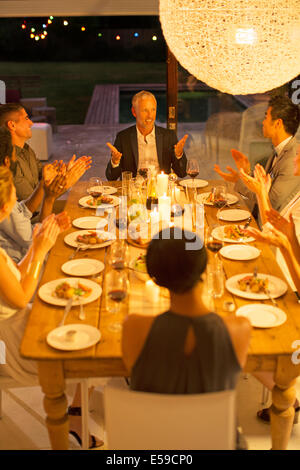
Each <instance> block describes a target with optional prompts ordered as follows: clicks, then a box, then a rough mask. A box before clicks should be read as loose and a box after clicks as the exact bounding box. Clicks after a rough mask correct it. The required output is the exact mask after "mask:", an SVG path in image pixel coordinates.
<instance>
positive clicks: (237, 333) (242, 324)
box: [223, 316, 252, 369]
mask: <svg viewBox="0 0 300 470" xmlns="http://www.w3.org/2000/svg"><path fill="white" fill-rule="evenodd" d="M223 321H224V323H225V325H226V327H227V329H228V332H229V336H230V339H231V342H232V345H233V349H234V351H235V354H236V357H237V360H238V362H239V364H240V366H241V368H242V369H243V368H244V367H245V365H246V362H247V356H248V349H249V344H250V338H251V330H252V327H251V324H250V322H249V320H248V319H247V318H244V317H235V316H231V317H227V318H223Z"/></svg>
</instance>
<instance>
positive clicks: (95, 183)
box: [87, 176, 103, 215]
mask: <svg viewBox="0 0 300 470" xmlns="http://www.w3.org/2000/svg"><path fill="white" fill-rule="evenodd" d="M87 192H88V193H89V195H90V196H92V198H93V203H94V206H96V215H97V200H98V197H99V196H101V194H102V193H103V185H102V181H101V179H100V178H98V177H96V176H93V177H92V178H90V179H89V187H88V190H87Z"/></svg>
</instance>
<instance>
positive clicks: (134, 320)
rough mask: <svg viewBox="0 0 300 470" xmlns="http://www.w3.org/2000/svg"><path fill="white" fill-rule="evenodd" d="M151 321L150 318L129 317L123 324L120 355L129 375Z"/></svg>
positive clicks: (152, 318) (151, 318)
mask: <svg viewBox="0 0 300 470" xmlns="http://www.w3.org/2000/svg"><path fill="white" fill-rule="evenodd" d="M153 320H154V317H150V316H144V315H143V316H140V315H129V316H128V317H127V318H126V319H125V321H124V323H123V332H122V355H123V361H124V364H125V366H126V369H127V370H128V372H129V373H131V370H132V367H133V366H134V364H135V362H136V360H137V358H138V357H139V355H140V353H141V351H142V349H143V346H144V344H145V341H146V338H147V336H148V333H149V331H150V328H151V325H152V323H153Z"/></svg>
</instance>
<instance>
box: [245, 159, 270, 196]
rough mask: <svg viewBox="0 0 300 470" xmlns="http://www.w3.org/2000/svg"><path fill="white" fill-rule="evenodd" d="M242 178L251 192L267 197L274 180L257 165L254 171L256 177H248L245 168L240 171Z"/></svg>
mask: <svg viewBox="0 0 300 470" xmlns="http://www.w3.org/2000/svg"><path fill="white" fill-rule="evenodd" d="M240 178H241V180H242V181H243V183H244V184H245V185H246V186H247V188H248V189H250V191H253V192H254V193H255V194H257V195H259V196H262V195H267V194H268V192H269V191H270V187H271V184H272V179H271V176H270V175H267V174H266V172H265V170H264V168H263V167H262V166H261V165H258V164H257V165H256V166H255V170H254V177H252V176H250V175H248V174H247V173H246V172H245V171H244V170H243V168H241V170H240Z"/></svg>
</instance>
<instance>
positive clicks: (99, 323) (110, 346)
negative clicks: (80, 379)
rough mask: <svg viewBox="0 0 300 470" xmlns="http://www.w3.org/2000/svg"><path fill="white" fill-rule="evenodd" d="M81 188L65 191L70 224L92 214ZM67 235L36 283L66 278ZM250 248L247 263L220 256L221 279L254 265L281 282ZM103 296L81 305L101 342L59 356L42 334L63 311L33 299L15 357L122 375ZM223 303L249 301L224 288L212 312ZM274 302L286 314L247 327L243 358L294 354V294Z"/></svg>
mask: <svg viewBox="0 0 300 470" xmlns="http://www.w3.org/2000/svg"><path fill="white" fill-rule="evenodd" d="M220 183H221V184H222V182H220V180H218V181H211V182H210V185H209V186H208V187H206V188H203V189H201V190H198V192H207V191H209V189H210V188H211V187H212V186H214V185H215V184H220ZM109 184H110V185H114V186H118V187H120V182H114V183H111V182H110V183H109ZM86 188H87V182H78V183H77V184H76V185H75V186H74V187H73V189H72V190H71V191H70V195H69V198H68V201H67V205H66V209H65V210H66V211H67V212H68V214H69V215H70V217H71V220H73V219H75V218H77V217H83V216H88V215H94V214H95V210H92V209H84V208H81V207H80V206H79V205H78V200H79V199H80V198H81V197H82V196H84V195H86ZM216 213H217V209H215V208H213V207H209V206H205V219H206V223H207V224H208V225H212V224H214V223H219V222H218V221H217V218H216ZM251 224H252V225H255V222H254V221H252V223H251ZM75 230H78V229H76V228H75V227H72V228H70V229H69V231H68V232H72V231H75ZM68 232H65V233H63V234H61V235H60V236H59V238H58V240H57V243H56V245H55V246H54V247H53V249H52V250H51V253H50V255H49V258H48V261H47V263H46V267H45V271H44V274H43V276H42V280H41V283H40V285H43V284H44V283H46V282H48V281H51V280H53V279H57V278H63V277H66V275H65V274H64V273H63V272H62V271H61V265H62V264H63V263H65V262H66V261H67V260H68V258H69V256H70V255H71V254H72V252H73V251H74V248H71V247H69V246H67V245H66V244H65V243H64V237H65V235H66V233H68ZM252 245H253V246H256V247H257V248H259V249H260V250H261V252H262V254H261V256H260V257H259V258H257V259H255V260H253V261H245V262H241V261H230V260H227V259H225V258H222V261H223V266H224V272H225V277H226V278H227V279H228V278H230V277H231V276H233V275H235V274H240V273H243V272H245V273H246V272H253V269H254V267H255V266H257V267H258V272H260V273H269V274H272V275H274V276H277V277H279V278H281V279H283V280H284V276H283V274H282V272H281V270H280V268H279V266H278V265H277V263H276V261H275V257H274V255H273V252H272V250H271V249H270V247H268V246H267V245H265V244H262V243H259V242H256V241H255V242H253V243H252ZM105 252H106V249H105V248H102V249H93V250H87V251H85V252H82V253H78V254H77V255H76V258H82V257H87V258H95V259H98V260H101V261H104V260H105ZM103 277H104V276H103V274H102V275H100V276H99V278H98V279H97V282H98V283H99V284H100V285H101V286H102V287H104V286H103ZM142 285H143V284H142V281H139V280H138V279H136V278H134V277H133V278H132V279H131V288H130V289H131V293H132V292H134V291H135V288H136V289H141V286H142ZM104 297H105V296H104V295H102V296H101V297H100V298H99V299H97V300H96V301H94V302H92V303H90V304H87V305H85V306H84V309H85V313H86V318H87V320H86V322H85V323H88V324H89V325H92V326H95V327H96V328H99V329H100V331H101V334H102V337H101V341H100V342H99V343H98V344H97V345H95V346H93V347H91V348H88V349H85V350H81V351H72V352H63V351H59V350H56V349H53V348H51V347H50V346H48V344H47V342H46V337H47V334H48V333H49V332H50V331H51V330H53V329H54V328H56V327H57V325H58V324H59V322H60V320H61V318H62V315H63V311H64V309H63V308H61V307H55V306H52V305H49V304H47V303H45V302H43V301H42V300H41V299H40V298H39V296H38V295H36V297H35V300H34V303H33V308H32V311H31V314H30V317H29V320H28V324H27V327H26V331H25V334H24V338H23V341H22V344H21V354H22V355H23V356H24V357H26V358H30V359H35V360H38V361H43V360H45V361H52V360H60V361H71V362H72V361H78V360H84V359H92V360H97V361H100V362H99V363H100V364H101V361H102V362H103V364H106V366H107V368H106V374H110V375H119V374H122V373H124V371H125V368H124V366H123V363H122V357H121V333H112V332H110V330H109V324H110V323H111V321H112V318H111V316H112V314H109V313H108V312H107V311H106V309H105V300H104ZM225 300H230V301H232V302H234V303H235V305H236V307H237V308H238V307H240V306H242V305H245V304H247V303H249V302H253V301H249V300H246V299H242V298H239V297H236V296H233V295H231V294H230V293H229V292H227V291H226V290H225V294H224V296H223V297H222V298H221V299H218V300H217V301H216V310H217V312H218V313H220V314H221V315H229V314H228V313H226V312H225V311H224V310H223V302H224V301H225ZM256 302H259V301H256ZM277 302H278V307H279V308H281V309H282V310H284V311H285V313H286V314H287V321H286V322H285V323H284V324H283V325H281V326H279V327H276V328H268V329H258V328H253V331H252V337H251V345H250V350H249V360H251V357H260V356H265V357H267V358H268V357H269V358H270V359H272V357H275V356H278V355H280V356H287V355H291V354H292V352H294V349H293V348H292V343H293V341H295V340H297V339H300V315H299V314H300V307H299V305H298V304H297V299H296V296H295V294H294V293H293V292H292V291H291V289H290V288H288V291H287V293H286V294H284V295H283V296H282V297H280V298H279V299H277ZM264 303H268V304H269V303H271V302H270V301H269V300H267V301H265V302H264ZM123 313H124V312H123ZM121 314H122V313H121ZM121 314H120V315H121ZM78 315H79V307H73V308H72V309H71V312H70V313H69V315H68V318H67V321H66V324H69V323H78ZM77 363H78V362H77ZM74 364H75V362H74ZM270 367H271V366H270Z"/></svg>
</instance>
